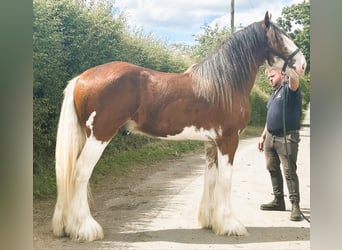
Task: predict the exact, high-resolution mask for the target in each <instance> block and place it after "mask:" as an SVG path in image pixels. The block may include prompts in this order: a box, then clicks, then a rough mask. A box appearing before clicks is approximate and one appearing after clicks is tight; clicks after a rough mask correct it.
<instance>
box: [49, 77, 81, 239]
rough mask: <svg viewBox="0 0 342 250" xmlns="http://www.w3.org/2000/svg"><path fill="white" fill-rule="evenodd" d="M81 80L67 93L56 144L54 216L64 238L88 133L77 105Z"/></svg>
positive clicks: (58, 233)
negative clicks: (76, 100)
mask: <svg viewBox="0 0 342 250" xmlns="http://www.w3.org/2000/svg"><path fill="white" fill-rule="evenodd" d="M77 79H78V77H76V78H74V79H72V80H71V81H70V82H69V84H68V85H67V87H66V88H65V90H64V100H63V104H62V109H61V113H60V117H59V123H58V130H57V141H56V182H57V203H56V208H55V212H54V215H53V221H52V226H53V232H54V234H55V235H56V236H63V235H64V227H65V212H66V211H67V209H68V204H69V203H70V200H71V199H72V195H73V192H74V190H73V189H74V180H73V176H74V170H75V166H76V160H77V157H78V156H79V154H80V152H81V151H82V148H83V146H84V144H85V141H86V134H85V131H84V130H83V129H82V127H81V126H80V123H79V121H78V118H77V115H76V111H75V105H74V89H75V84H76V82H77Z"/></svg>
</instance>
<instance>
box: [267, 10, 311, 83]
mask: <svg viewBox="0 0 342 250" xmlns="http://www.w3.org/2000/svg"><path fill="white" fill-rule="evenodd" d="M262 24H263V27H264V28H265V32H266V39H267V46H266V59H267V66H272V67H276V68H279V69H280V70H282V71H283V72H285V74H287V75H289V76H292V77H298V76H300V75H303V74H304V73H305V68H306V60H305V57H304V55H303V53H302V52H301V51H300V50H299V49H298V47H297V46H296V45H295V44H294V42H293V41H292V40H291V39H290V37H289V36H288V35H287V34H286V33H285V32H283V31H282V30H281V29H280V28H279V27H278V26H276V25H275V24H274V23H272V22H271V21H270V17H269V15H268V12H266V14H265V19H264V20H263V21H262Z"/></svg>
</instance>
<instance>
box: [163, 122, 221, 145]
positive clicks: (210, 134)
mask: <svg viewBox="0 0 342 250" xmlns="http://www.w3.org/2000/svg"><path fill="white" fill-rule="evenodd" d="M218 135H219V136H221V135H222V129H221V127H220V128H219V130H218V131H217V132H216V131H215V129H210V130H206V129H203V128H200V129H198V128H196V127H195V126H191V127H185V128H184V129H183V131H182V132H180V133H179V134H176V135H168V136H167V137H159V138H160V139H164V140H198V141H211V140H213V139H215V138H216V137H217V136H218Z"/></svg>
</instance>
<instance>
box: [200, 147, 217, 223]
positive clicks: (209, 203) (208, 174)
mask: <svg viewBox="0 0 342 250" xmlns="http://www.w3.org/2000/svg"><path fill="white" fill-rule="evenodd" d="M205 153H206V167H205V172H204V188H203V195H202V199H201V203H200V207H199V210H198V222H199V224H200V226H201V227H202V228H211V227H212V226H211V220H212V215H213V210H214V205H215V204H214V195H213V193H214V190H215V185H216V177H217V174H218V172H217V147H216V144H215V142H214V141H211V142H206V144H205Z"/></svg>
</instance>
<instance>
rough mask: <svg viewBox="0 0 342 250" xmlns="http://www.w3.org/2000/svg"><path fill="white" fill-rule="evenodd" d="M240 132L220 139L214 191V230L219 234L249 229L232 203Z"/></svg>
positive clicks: (243, 233)
mask: <svg viewBox="0 0 342 250" xmlns="http://www.w3.org/2000/svg"><path fill="white" fill-rule="evenodd" d="M238 139H239V138H238V134H237V133H236V134H233V135H230V136H229V137H228V138H227V137H226V138H224V141H223V140H222V141H218V149H217V177H216V185H215V190H214V192H213V204H214V209H213V213H212V219H211V224H212V230H213V231H214V232H215V234H218V235H228V236H230V235H246V234H248V233H247V230H246V228H245V227H244V226H243V225H242V223H241V222H240V221H239V220H238V219H237V218H236V217H235V215H234V212H233V210H232V204H231V187H232V174H233V160H234V155H235V151H236V149H237V145H238Z"/></svg>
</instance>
